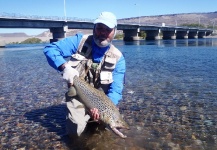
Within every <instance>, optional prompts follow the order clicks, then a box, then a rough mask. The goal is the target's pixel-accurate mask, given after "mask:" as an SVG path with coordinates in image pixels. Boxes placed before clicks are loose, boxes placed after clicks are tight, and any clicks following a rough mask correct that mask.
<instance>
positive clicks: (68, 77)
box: [63, 63, 79, 84]
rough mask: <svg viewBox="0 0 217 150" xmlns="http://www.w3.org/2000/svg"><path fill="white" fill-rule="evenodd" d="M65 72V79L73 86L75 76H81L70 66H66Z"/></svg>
mask: <svg viewBox="0 0 217 150" xmlns="http://www.w3.org/2000/svg"><path fill="white" fill-rule="evenodd" d="M64 67H65V68H64V70H63V79H64V80H66V81H67V82H68V83H70V84H73V79H74V77H75V76H79V73H78V71H77V70H76V69H74V68H72V67H71V66H70V65H69V64H67V63H66V64H64Z"/></svg>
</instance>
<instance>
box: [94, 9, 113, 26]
mask: <svg viewBox="0 0 217 150" xmlns="http://www.w3.org/2000/svg"><path fill="white" fill-rule="evenodd" d="M96 23H103V24H104V25H106V26H108V27H109V28H114V27H116V26H117V19H116V16H115V15H114V14H113V13H111V12H106V11H105V12H101V13H100V15H99V17H98V18H97V19H96V20H95V21H94V24H96Z"/></svg>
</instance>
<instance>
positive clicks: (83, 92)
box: [73, 76, 129, 138]
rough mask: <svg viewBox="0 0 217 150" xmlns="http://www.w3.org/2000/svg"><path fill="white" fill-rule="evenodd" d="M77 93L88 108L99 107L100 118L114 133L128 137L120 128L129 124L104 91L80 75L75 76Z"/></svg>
mask: <svg viewBox="0 0 217 150" xmlns="http://www.w3.org/2000/svg"><path fill="white" fill-rule="evenodd" d="M73 84H74V87H75V89H76V93H77V95H78V97H79V98H80V101H81V102H82V103H83V104H84V105H85V107H86V108H87V109H89V110H90V109H92V108H97V109H98V110H99V115H100V120H101V121H102V122H103V123H104V124H105V125H106V126H108V127H109V128H110V129H111V130H112V131H113V132H114V133H116V134H117V135H119V136H120V137H122V138H126V137H127V136H125V135H124V134H123V133H121V132H120V131H119V130H118V129H129V126H128V124H127V123H126V122H125V121H124V120H123V118H122V116H121V114H120V112H119V111H118V109H117V107H116V106H115V105H114V103H113V102H112V101H111V100H110V99H109V98H108V97H107V96H106V95H105V93H104V92H102V91H100V90H97V89H95V88H94V87H92V86H91V85H90V84H88V83H86V82H85V81H84V80H82V79H80V78H79V77H77V76H76V77H74V81H73Z"/></svg>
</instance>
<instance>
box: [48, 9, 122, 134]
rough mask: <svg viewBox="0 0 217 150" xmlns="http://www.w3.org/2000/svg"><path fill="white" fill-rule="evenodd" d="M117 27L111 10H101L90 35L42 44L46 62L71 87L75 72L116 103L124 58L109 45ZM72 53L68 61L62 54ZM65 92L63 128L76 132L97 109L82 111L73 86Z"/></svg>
mask: <svg viewBox="0 0 217 150" xmlns="http://www.w3.org/2000/svg"><path fill="white" fill-rule="evenodd" d="M116 30H117V19H116V17H115V15H114V14H113V13H111V12H102V13H101V14H100V15H99V17H98V18H97V19H96V20H95V21H94V28H93V35H83V34H76V35H75V36H72V37H67V38H65V39H63V40H61V41H58V42H54V43H51V44H50V45H48V46H46V47H45V48H44V54H45V56H46V58H47V61H48V63H49V64H50V66H52V67H53V68H54V69H56V70H58V71H62V73H63V79H64V80H66V81H67V83H68V85H69V87H71V86H72V87H73V78H74V76H80V77H81V78H83V79H85V80H86V81H87V82H88V83H89V84H91V85H92V86H94V87H95V88H97V89H99V90H103V91H104V92H105V94H106V95H107V96H108V97H109V98H110V99H111V101H113V102H114V104H117V103H118V101H119V100H120V99H121V98H122V90H123V81H124V74H125V59H124V57H123V55H122V53H121V52H120V51H119V50H118V49H117V48H116V47H115V46H114V45H112V40H113V39H114V37H115V34H116ZM67 57H71V59H70V60H69V61H68V62H67V61H66V60H65V59H64V58H67ZM69 89H72V90H71V91H70V90H69V92H67V93H66V105H67V108H68V114H67V125H66V130H67V132H68V134H70V135H73V134H76V135H78V136H80V135H81V133H82V132H83V131H84V129H85V127H86V124H87V121H88V120H89V119H90V117H91V118H92V119H94V120H98V119H99V113H98V109H96V108H94V109H91V110H90V111H88V113H87V112H86V111H85V109H84V107H83V104H82V103H80V102H79V98H78V97H76V95H73V88H69Z"/></svg>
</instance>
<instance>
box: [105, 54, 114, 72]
mask: <svg viewBox="0 0 217 150" xmlns="http://www.w3.org/2000/svg"><path fill="white" fill-rule="evenodd" d="M115 64H116V58H112V57H106V58H105V62H104V66H105V69H108V70H113V69H114V68H115Z"/></svg>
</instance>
